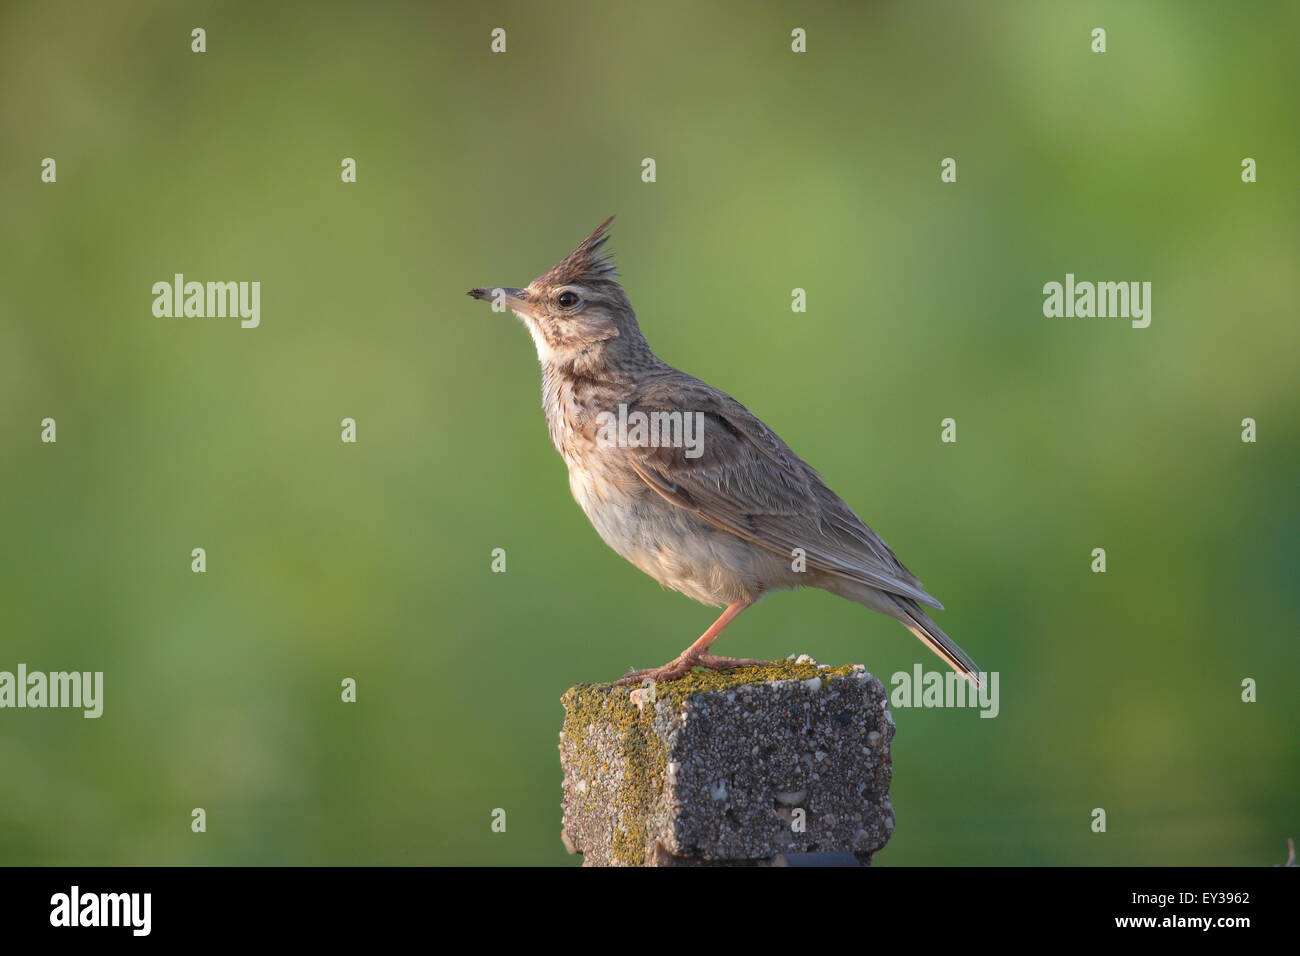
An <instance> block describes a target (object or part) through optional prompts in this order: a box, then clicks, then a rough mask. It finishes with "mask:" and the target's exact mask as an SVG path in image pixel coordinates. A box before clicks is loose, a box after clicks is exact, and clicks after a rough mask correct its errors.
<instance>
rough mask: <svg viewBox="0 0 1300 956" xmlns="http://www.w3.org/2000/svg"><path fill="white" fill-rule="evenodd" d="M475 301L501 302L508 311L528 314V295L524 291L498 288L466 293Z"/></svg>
mask: <svg viewBox="0 0 1300 956" xmlns="http://www.w3.org/2000/svg"><path fill="white" fill-rule="evenodd" d="M465 294H466V295H468V296H470V297H471V298H474V299H482V300H483V301H484V302H498V301H499V302H501V304H502V305H504V306H505V307H506V308H507V309H510V310H511V311H514V312H527V311H528V299H527V295H528V294H527V293H526V292H525V291H524V290H523V289H507V288H505V287H498V288H495V289H470V290H469V292H467V293H465Z"/></svg>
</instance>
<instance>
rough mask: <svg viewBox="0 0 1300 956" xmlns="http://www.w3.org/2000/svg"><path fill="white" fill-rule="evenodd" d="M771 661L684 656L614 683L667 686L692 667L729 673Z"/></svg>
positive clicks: (710, 655) (624, 676)
mask: <svg viewBox="0 0 1300 956" xmlns="http://www.w3.org/2000/svg"><path fill="white" fill-rule="evenodd" d="M769 663H771V662H770V661H759V660H753V659H752V658H748V657H719V656H718V655H716V654H691V655H687V654H682V655H681V656H679V657H677V658H676V659H675V660H671V661H669V662H668V663H667V664H665V665H664V666H663V667H648V668H646V669H645V670H639V671H629V672H628V673H627V674H624V675H623V676H622V677H620V678H619V679H618V680H616V681H614V685H615V686H616V687H629V686H632V685H634V684H635V685H640V684H643V683H645V682H646V681H654V682H655V683H656V684H666V683H668V682H670V681H675V680H680V679H681V678H683V677H685V676H686V675H687V674H689V673H690V672H691V668H692V667H707V668H708V669H709V670H713V671H729V670H734V669H735V668H737V667H751V666H754V665H761V664H769Z"/></svg>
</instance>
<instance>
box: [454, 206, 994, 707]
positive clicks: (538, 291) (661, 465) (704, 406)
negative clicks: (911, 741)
mask: <svg viewBox="0 0 1300 956" xmlns="http://www.w3.org/2000/svg"><path fill="white" fill-rule="evenodd" d="M612 220H613V217H612V216H611V217H610V218H609V219H607V220H606V221H605V222H603V223H602V224H601V225H600V226H599V227H598V228H597V229H596V231H595V232H593V233H592V234H591V235H590V236H588V237H587V238H586V239H584V240H583V242H582V244H581V245H579V246H578V248H577V249H575V250H574V251H573V253H572V254H571V255H569V256H568V257H567V258H565V259H564V260H563V261H561V262H560V263H559V264H558V265H556V266H555V267H554V268H553V269H551V270H550V271H549V272H547V273H546V274H545V275H542V276H540V277H539V278H537V279H534V280H533V281H532V283H531V284H529V286H528V287H527V288H525V289H513V288H497V289H473V290H471V291H470V292H469V294H470V295H471V296H473V297H474V298H476V299H488V300H492V301H495V302H498V303H500V304H501V305H502V306H504V307H505V308H508V309H510V310H511V311H513V312H514V313H515V315H517V316H518V317H519V318H520V319H522V320H523V322H524V324H525V325H526V326H527V327H528V331H529V332H530V333H531V334H532V337H533V342H534V343H535V344H536V346H537V356H538V358H539V360H540V361H541V364H542V407H543V408H544V409H545V410H546V423H547V425H548V426H549V428H550V432H551V440H552V441H553V442H554V443H555V447H556V449H557V450H558V451H559V452H560V454H561V455H562V456H563V457H564V461H565V464H566V465H568V467H569V488H570V489H571V490H572V491H573V497H574V498H575V499H577V502H578V504H579V505H581V506H582V510H583V511H585V512H586V513H587V517H588V518H589V519H590V520H591V523H592V524H593V525H595V527H596V531H597V532H598V533H599V534H600V536H601V537H602V538H603V539H604V540H605V543H606V544H608V545H609V546H610V547H611V548H613V549H614V550H615V551H617V552H618V553H619V554H621V555H622V556H623V557H625V558H627V559H628V560H629V561H631V562H632V563H633V564H634V565H636V566H637V567H638V568H640V569H641V570H642V571H644V572H645V573H646V574H648V575H650V576H651V577H652V578H654V579H655V580H656V581H658V582H659V583H660V584H663V585H665V586H666V587H670V588H673V589H674V590H677V591H681V592H682V593H683V594H685V595H687V596H688V597H692V598H694V599H695V600H697V601H700V602H701V603H703V604H708V605H712V606H714V607H721V606H723V605H725V606H726V610H725V611H723V612H722V616H721V617H719V618H718V619H717V621H715V622H714V624H713V626H712V627H710V628H709V629H708V630H707V631H705V632H704V634H703V635H701V636H700V638H699V639H698V640H697V641H695V643H693V644H692V645H691V646H690V647H688V648H686V650H684V651H683V652H682V653H681V654H680V655H679V656H678V657H677V658H676V659H675V660H673V661H671V662H670V663H668V664H665V665H664V666H663V667H659V668H653V669H650V670H644V671H635V672H632V673H629V674H628V675H626V676H625V677H624V678H623V679H622V680H621V681H620V683H639V682H640V681H641V680H642V679H644V678H651V679H653V680H658V681H668V680H676V679H677V678H679V677H681V676H683V675H684V674H686V673H687V672H688V671H690V669H691V668H692V667H694V666H702V667H709V668H713V669H715V670H721V669H726V668H730V667H736V666H740V665H744V664H755V663H760V662H759V661H750V660H741V659H736V658H728V657H717V656H715V655H713V654H710V653H709V647H710V645H712V643H713V641H714V640H715V639H716V638H717V636H718V635H719V634H720V633H721V632H722V630H723V628H725V627H726V626H727V625H728V624H729V623H730V622H731V621H732V619H733V618H735V617H736V615H738V614H739V613H740V612H741V611H743V610H744V609H745V608H747V607H749V606H750V605H751V604H753V603H754V602H755V601H757V600H758V599H759V598H761V597H763V595H765V594H767V593H768V592H769V591H774V590H779V589H783V588H795V587H800V586H811V587H819V588H824V589H825V590H827V591H830V592H831V593H833V594H838V595H840V596H841V597H845V598H848V599H849V600H852V601H857V602H858V603H859V604H864V605H866V606H867V607H869V608H871V609H872V610H874V611H880V612H882V613H884V614H888V615H890V616H891V617H895V618H897V619H898V620H899V621H901V622H902V623H903V626H904V627H906V628H907V629H908V630H910V631H911V632H912V633H913V634H915V635H916V636H917V637H918V638H920V639H921V641H922V642H923V643H924V644H925V645H926V646H927V647H929V648H930V649H931V650H932V651H934V652H935V653H936V654H938V655H939V656H940V657H941V658H943V659H944V660H945V661H946V662H947V663H948V665H949V666H951V667H952V668H953V669H954V670H955V671H957V672H958V673H960V674H962V675H963V676H965V677H966V679H967V680H969V681H971V683H973V684H975V686H977V687H978V686H979V685H980V683H981V679H982V675H981V674H980V670H979V668H978V667H976V665H975V662H974V661H972V660H971V659H970V658H969V657H967V656H966V654H965V652H964V651H962V649H961V648H960V647H958V646H957V645H956V644H955V643H954V642H953V641H952V639H951V638H949V637H948V635H947V634H945V633H944V632H943V631H942V630H940V629H939V626H938V625H937V624H935V623H934V621H932V620H930V618H929V617H928V616H927V615H926V613H925V612H924V611H922V610H921V608H920V605H921V604H928V605H930V606H931V607H937V608H942V607H943V605H941V604H940V603H939V602H938V601H936V600H935V599H934V598H932V597H931V596H930V595H929V594H927V593H926V592H925V590H924V589H923V588H922V587H921V582H920V581H918V580H917V579H916V577H915V576H914V575H913V574H912V573H911V572H910V571H908V570H907V568H905V567H903V564H902V562H900V561H899V560H898V558H896V557H895V556H894V553H893V552H892V551H890V550H889V548H888V547H887V546H886V545H885V542H883V541H881V540H880V537H879V536H878V535H877V534H876V533H875V532H874V531H872V530H871V529H870V528H869V527H867V525H866V524H865V523H864V522H863V521H862V519H860V518H859V517H858V516H857V515H856V514H854V513H853V511H852V509H850V508H849V506H848V505H846V504H845V503H844V502H843V501H841V500H840V499H839V497H838V496H836V494H835V493H834V492H833V491H831V490H830V489H829V488H828V487H826V484H825V483H824V482H823V481H822V478H821V476H820V475H818V474H817V472H816V471H814V470H813V469H812V468H811V467H809V466H808V465H807V464H805V463H804V461H803V460H802V459H801V458H799V456H798V455H796V454H795V453H794V452H792V451H791V450H790V449H789V447H788V446H787V445H786V444H785V442H783V441H782V440H781V439H780V438H778V437H777V436H776V434H775V433H774V432H773V431H772V430H771V429H770V428H768V427H767V426H766V425H764V424H763V423H762V422H761V421H759V420H758V419H757V418H756V417H755V416H754V415H752V414H751V413H750V412H749V410H748V409H746V408H745V407H744V406H743V405H741V404H740V403H739V402H737V401H736V400H735V399H733V398H732V397H731V396H729V395H727V394H725V393H723V392H720V391H719V390H718V389H716V388H713V387H712V386H710V385H707V384H705V383H704V382H701V381H700V380H699V379H697V378H692V377H691V376H689V375H687V374H685V373H684V372H679V371H677V369H675V368H672V367H671V366H669V365H667V364H666V363H664V362H662V361H660V360H659V359H658V358H657V357H656V356H655V354H654V353H653V352H652V351H650V346H649V345H647V344H646V340H645V337H644V336H643V335H642V334H641V329H640V327H639V326H638V325H637V321H636V314H635V313H634V312H633V311H632V305H631V303H630V302H628V299H627V296H626V295H625V294H624V292H623V288H622V286H620V285H619V284H618V282H617V281H616V279H615V275H616V273H615V271H614V265H613V262H612V261H611V259H610V257H608V256H606V255H602V254H601V251H600V250H601V247H602V246H603V245H604V243H605V240H606V239H607V238H608V235H607V232H606V230H607V229H608V227H609V224H610V222H611V221H612ZM638 413H640V415H638ZM647 421H648V422H649V423H650V424H651V426H652V427H650V428H649V429H647V428H646V427H644V424H645V423H646V422H647ZM614 422H617V423H618V426H617V427H616V428H615V427H613V423H614ZM629 422H631V423H633V427H632V428H631V429H629V428H628V427H627V424H628V423H629ZM693 423H702V425H703V434H702V436H700V437H701V438H702V440H699V441H697V442H696V443H693V444H692V443H689V442H687V441H683V440H682V438H683V436H684V435H685V436H689V434H690V432H691V427H690V426H691V425H692V424H693ZM665 432H666V433H667V434H665ZM796 549H802V553H803V555H804V558H803V562H804V566H803V569H802V570H795V567H796V565H797V564H798V562H797V560H796V555H797V554H798V552H797V551H796Z"/></svg>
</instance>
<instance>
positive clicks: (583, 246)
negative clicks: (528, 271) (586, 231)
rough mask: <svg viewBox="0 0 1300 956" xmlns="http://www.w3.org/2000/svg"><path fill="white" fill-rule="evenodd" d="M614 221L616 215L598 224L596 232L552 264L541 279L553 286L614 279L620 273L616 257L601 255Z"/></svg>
mask: <svg viewBox="0 0 1300 956" xmlns="http://www.w3.org/2000/svg"><path fill="white" fill-rule="evenodd" d="M613 221H614V217H613V216H610V217H609V218H608V219H606V220H605V221H604V222H602V223H601V224H600V225H599V226H597V227H596V231H595V232H593V233H592V234H591V235H590V236H588V237H587V238H586V239H584V240H582V242H581V243H580V244H579V245H578V248H576V249H574V250H573V251H572V252H571V253H569V254H568V255H567V256H565V257H564V258H563V259H562V260H560V261H559V262H557V263H556V264H555V265H554V266H552V267H551V270H550V271H549V272H547V273H546V274H545V275H544V276H542V278H541V280H540V281H541V282H542V283H543V284H545V285H551V286H558V285H569V284H571V283H581V282H591V281H593V280H602V279H603V280H608V281H612V280H613V279H614V277H615V276H616V275H618V273H617V272H616V271H615V269H614V259H613V257H612V256H608V255H601V254H600V249H601V247H602V246H603V245H604V244H605V240H607V239H608V238H609V224H610V223H611V222H613Z"/></svg>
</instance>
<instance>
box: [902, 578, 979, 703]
mask: <svg viewBox="0 0 1300 956" xmlns="http://www.w3.org/2000/svg"><path fill="white" fill-rule="evenodd" d="M894 600H895V603H896V604H898V606H899V614H898V619H899V620H900V621H902V622H903V626H904V627H905V628H907V629H908V630H909V631H911V632H912V633H913V634H915V635H916V636H917V637H918V638H920V640H921V643H922V644H924V645H925V646H926V647H928V648H930V650H932V651H934V652H935V653H936V654H938V655H939V656H940V657H942V658H943V659H944V661H945V662H947V664H948V666H949V667H951V668H952V669H953V670H955V671H956V672H957V673H958V674H960V675H961V676H962V677H964V678H966V679H967V680H968V681H970V683H971V686H972V687H974V688H975V689H976V690H979V689H980V688H981V687H983V686H984V673H983V671H981V670H980V669H979V665H977V664H976V663H975V662H974V661H973V660H971V659H970V657H969V656H968V655H967V654H966V652H965V651H963V650H962V649H961V648H960V647H958V646H957V642H956V641H954V640H953V639H952V638H951V637H949V636H948V635H947V634H945V633H944V632H943V629H942V628H940V627H939V625H938V624H935V623H934V621H932V620H930V616H929V615H928V614H926V613H925V612H924V611H922V610H921V609H920V608H919V607H917V606H916V604H914V603H913V602H911V601H908V600H906V599H903V598H895V599H894Z"/></svg>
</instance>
